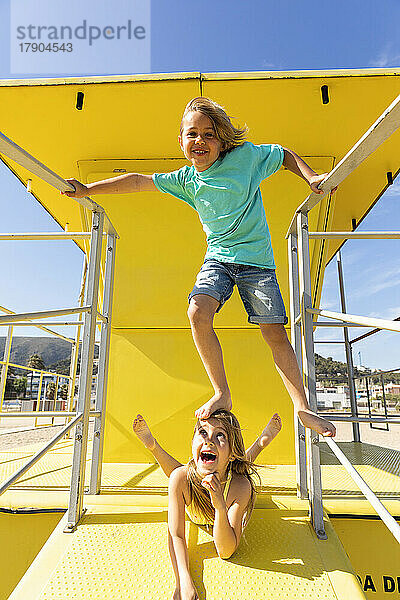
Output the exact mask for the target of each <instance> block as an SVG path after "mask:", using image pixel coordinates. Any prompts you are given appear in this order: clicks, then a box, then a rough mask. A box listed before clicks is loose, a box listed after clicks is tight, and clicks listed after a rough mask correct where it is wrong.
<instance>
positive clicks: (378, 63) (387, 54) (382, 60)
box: [369, 44, 400, 68]
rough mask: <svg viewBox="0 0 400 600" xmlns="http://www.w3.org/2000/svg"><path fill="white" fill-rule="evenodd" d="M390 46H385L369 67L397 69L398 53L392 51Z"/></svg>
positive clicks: (398, 62)
mask: <svg viewBox="0 0 400 600" xmlns="http://www.w3.org/2000/svg"><path fill="white" fill-rule="evenodd" d="M391 46H392V44H386V46H385V48H383V49H382V50H381V51H380V52H379V54H378V55H377V56H375V58H374V59H373V60H371V62H370V63H369V66H370V67H378V68H383V67H397V66H399V65H400V53H399V52H398V50H397V49H396V50H394V49H393V48H392V47H391Z"/></svg>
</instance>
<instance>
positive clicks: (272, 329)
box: [260, 323, 289, 344]
mask: <svg viewBox="0 0 400 600" xmlns="http://www.w3.org/2000/svg"><path fill="white" fill-rule="evenodd" d="M260 329H261V333H262V335H263V337H264V339H265V340H266V341H267V342H268V343H269V344H286V343H289V340H288V336H287V334H286V329H285V327H284V326H283V325H282V324H281V323H260Z"/></svg>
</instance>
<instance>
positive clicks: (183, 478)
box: [133, 409, 282, 600]
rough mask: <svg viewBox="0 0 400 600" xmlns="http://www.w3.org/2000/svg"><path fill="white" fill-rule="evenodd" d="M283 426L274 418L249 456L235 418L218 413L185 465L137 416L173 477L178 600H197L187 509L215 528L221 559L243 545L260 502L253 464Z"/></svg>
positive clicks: (137, 425)
mask: <svg viewBox="0 0 400 600" xmlns="http://www.w3.org/2000/svg"><path fill="white" fill-rule="evenodd" d="M281 427H282V424H281V419H280V417H279V415H278V414H277V413H275V414H274V415H273V417H272V418H271V420H270V421H269V423H268V424H267V426H266V427H265V429H264V430H263V431H262V433H261V435H260V436H259V437H258V438H257V439H256V441H255V442H254V443H253V444H252V445H251V447H250V448H249V449H248V450H247V451H246V450H245V447H244V442H243V437H242V432H241V429H240V425H239V423H238V421H237V419H236V417H235V416H234V415H233V414H232V413H231V412H229V411H226V410H224V409H219V410H217V411H215V412H214V413H213V414H212V415H211V416H210V417H209V418H207V419H202V420H198V421H197V423H196V426H195V429H194V434H193V441H192V458H191V459H190V460H189V462H188V463H187V464H186V465H182V464H181V463H180V462H178V461H177V460H176V459H175V458H173V457H172V456H171V455H170V454H168V453H167V452H166V451H165V450H164V449H163V448H161V446H160V444H159V443H158V442H157V440H156V439H155V438H154V436H153V435H152V433H151V431H150V429H149V427H148V425H147V423H146V421H145V420H144V419H143V417H142V416H141V415H137V417H136V419H135V420H134V422H133V431H134V432H135V433H136V435H137V436H138V438H139V439H140V440H141V441H142V442H143V444H144V445H145V446H146V448H147V449H148V450H150V452H151V453H152V454H153V456H154V458H155V459H156V460H157V462H158V463H159V465H160V467H161V468H162V470H163V471H164V473H165V474H166V475H167V477H169V501H168V547H169V552H170V557H171V562H172V566H173V569H174V573H175V579H176V588H175V591H174V594H173V596H172V598H173V600H196V599H198V595H197V592H196V589H195V586H194V583H193V580H192V577H191V575H190V572H189V563H188V550H187V545H186V540H185V509H186V512H187V513H188V516H189V518H190V519H191V520H192V521H193V522H194V523H197V524H199V525H208V526H212V532H213V538H214V543H215V547H216V549H217V552H218V555H219V556H220V557H221V558H229V557H230V556H231V555H232V554H233V553H234V552H235V550H236V548H237V547H238V545H239V542H240V538H241V535H242V530H243V528H244V527H245V526H246V525H247V523H248V521H249V518H250V515H251V512H252V509H253V506H254V503H255V498H256V493H255V485H254V482H253V476H254V475H257V472H256V470H255V468H254V461H255V459H256V457H257V456H258V455H259V454H260V452H261V450H262V449H263V448H265V447H266V446H268V444H270V443H271V442H272V440H273V439H274V437H275V436H276V435H277V434H278V433H279V431H280V430H281Z"/></svg>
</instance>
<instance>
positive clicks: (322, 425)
mask: <svg viewBox="0 0 400 600" xmlns="http://www.w3.org/2000/svg"><path fill="white" fill-rule="evenodd" d="M297 414H298V416H299V419H300V421H301V422H302V423H303V425H304V427H309V428H310V429H312V430H313V431H316V432H317V433H319V434H320V435H323V436H324V437H334V436H335V435H336V428H335V426H334V425H333V424H332V423H331V422H330V421H327V420H326V419H324V418H323V417H319V416H318V415H316V414H315V413H313V412H311V411H306V410H299V411H298V412H297Z"/></svg>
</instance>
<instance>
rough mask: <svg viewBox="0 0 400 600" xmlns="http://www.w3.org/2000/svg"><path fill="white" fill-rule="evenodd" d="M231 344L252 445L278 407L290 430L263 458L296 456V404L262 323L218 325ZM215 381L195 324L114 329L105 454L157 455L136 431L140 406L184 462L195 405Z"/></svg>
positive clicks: (235, 386)
mask: <svg viewBox="0 0 400 600" xmlns="http://www.w3.org/2000/svg"><path fill="white" fill-rule="evenodd" d="M218 335H219V337H220V340H221V344H222V347H223V348H224V357H225V362H226V369H227V376H228V381H229V382H230V386H231V391H232V398H233V411H234V413H235V414H236V415H237V417H238V418H239V420H240V423H241V425H242V427H243V429H244V438H245V442H246V444H247V445H250V443H251V442H252V441H254V438H255V437H256V436H257V435H258V434H259V433H260V430H261V428H262V427H263V426H264V425H263V424H266V423H267V421H268V420H269V419H270V417H271V415H272V413H273V412H275V411H278V412H279V414H280V415H281V416H282V420H283V430H282V432H281V434H280V435H279V436H278V438H277V440H275V441H274V443H273V444H271V446H270V448H269V449H267V450H266V451H264V452H263V454H262V455H261V456H260V462H265V463H267V464H287V463H292V462H293V444H294V442H293V408H292V402H291V400H290V398H289V396H288V395H287V394H286V392H285V390H284V387H283V384H282V382H281V380H280V377H279V375H278V373H277V372H276V371H275V368H274V367H273V362H272V357H271V353H270V351H269V349H268V346H267V344H266V343H265V342H264V341H263V339H262V337H261V334H260V331H259V329H258V327H254V329H252V330H251V331H246V330H242V329H235V330H229V329H223V330H218ZM211 395H212V387H211V385H210V383H209V381H208V377H207V375H206V373H205V371H204V367H203V365H202V363H201V360H200V358H199V356H198V355H197V351H196V349H195V347H194V343H193V340H192V335H191V332H190V330H188V329H181V330H169V329H164V330H155V329H153V330H146V329H137V330H132V329H113V332H112V339H111V356H110V375H109V392H108V399H107V412H106V428H105V447H104V460H105V461H106V462H153V460H154V459H153V458H152V456H151V455H150V453H148V452H147V451H146V450H145V449H144V448H143V446H142V445H141V443H140V442H138V441H137V439H136V436H135V435H134V434H133V432H132V420H133V418H134V417H135V416H136V414H137V413H141V414H142V415H143V416H144V417H145V418H146V419H148V421H149V424H150V425H151V427H152V430H153V431H154V434H155V435H156V437H157V439H158V440H159V442H160V444H161V445H165V448H166V449H167V450H168V451H169V452H170V453H171V454H173V455H174V456H175V457H176V458H177V459H178V460H180V461H181V462H186V461H187V460H188V458H189V456H190V443H191V437H192V433H193V428H194V425H195V423H196V419H195V417H194V411H195V410H196V409H197V408H199V406H201V404H203V403H204V402H206V401H207V400H208V399H209V398H210V397H211Z"/></svg>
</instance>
